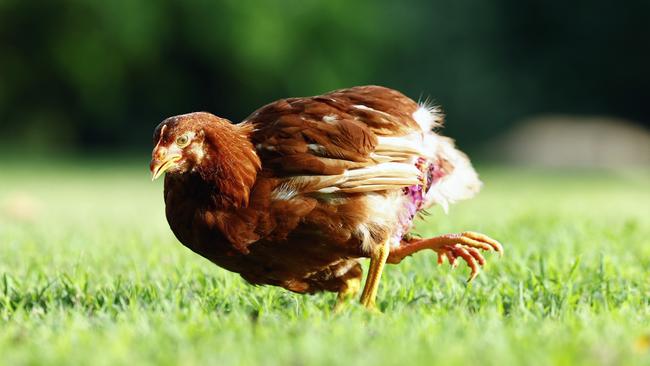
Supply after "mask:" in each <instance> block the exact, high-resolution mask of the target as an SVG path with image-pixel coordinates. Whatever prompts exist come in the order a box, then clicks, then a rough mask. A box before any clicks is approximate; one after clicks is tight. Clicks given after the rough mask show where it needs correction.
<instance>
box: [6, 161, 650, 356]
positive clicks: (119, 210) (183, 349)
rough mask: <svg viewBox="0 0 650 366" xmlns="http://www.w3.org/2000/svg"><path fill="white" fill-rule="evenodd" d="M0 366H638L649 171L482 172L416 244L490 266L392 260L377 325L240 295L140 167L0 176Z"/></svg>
mask: <svg viewBox="0 0 650 366" xmlns="http://www.w3.org/2000/svg"><path fill="white" fill-rule="evenodd" d="M0 171H2V173H1V174H2V179H1V181H0V207H1V211H0V364H4V365H20V364H48V365H52V364H78V363H82V364H92V365H114V364H131V365H145V364H156V365H158V364H163V365H164V364H183V365H204V364H206V363H214V364H243V365H247V364H277V365H312V364H316V365H331V364H346V365H377V364H398V363H400V364H402V365H412V364H426V365H429V364H436V363H437V364H445V365H448V364H459V365H464V364H471V363H473V364H488V365H490V364H494V365H497V364H498V365H508V364H542V365H544V364H547V365H556V364H566V365H573V364H585V365H593V364H600V365H617V364H650V349H649V346H648V345H644V339H646V338H648V337H650V239H649V238H650V188H649V187H650V174H648V172H637V173H626V174H611V173H610V174H606V173H598V172H585V173H570V172H564V173H557V172H556V173H550V172H541V171H521V170H512V169H510V170H508V169H488V168H486V169H482V172H483V179H484V181H485V183H486V185H485V188H484V191H483V192H482V193H481V194H480V195H479V196H478V197H477V198H476V199H474V200H471V201H468V202H465V203H462V204H459V205H456V206H453V207H452V210H451V212H450V214H449V215H448V216H445V215H444V214H442V213H441V212H440V211H439V210H434V211H433V215H431V216H429V217H427V220H426V222H423V223H421V224H420V225H419V227H418V232H419V233H421V234H424V235H433V234H438V233H446V232H456V231H463V230H475V231H481V232H485V233H487V234H489V235H491V236H492V237H494V238H497V239H499V240H500V241H501V242H502V243H503V244H504V245H505V248H506V254H505V256H504V257H503V258H502V259H499V258H497V256H495V255H491V254H488V255H487V256H486V257H487V259H488V265H487V267H486V268H485V270H484V271H483V272H482V273H481V274H480V275H479V277H478V278H477V279H476V280H475V281H474V282H473V283H472V284H471V285H469V286H468V285H466V283H465V278H466V277H467V275H468V269H467V267H466V266H465V265H464V264H461V265H460V266H459V268H457V269H455V270H453V271H452V270H451V269H450V267H449V265H448V264H445V265H443V266H437V265H436V264H435V261H436V257H435V255H434V254H433V253H420V254H419V255H416V256H414V257H412V258H409V259H407V260H405V261H404V262H402V264H400V265H399V266H389V268H388V269H387V271H386V273H385V274H384V277H383V280H382V284H381V287H380V291H379V299H378V300H379V305H380V307H381V309H382V310H383V312H384V314H383V315H372V314H369V313H367V312H366V311H364V310H363V309H362V308H361V307H360V306H359V305H357V304H356V303H354V304H350V306H349V308H348V309H347V310H346V311H344V312H343V313H342V314H338V315H337V314H333V313H332V311H331V308H332V305H333V303H334V301H335V296H334V295H333V294H319V295H314V296H300V295H296V294H292V293H289V292H287V291H284V290H282V289H279V288H274V287H252V286H249V285H247V284H246V283H245V282H244V281H243V280H242V279H240V278H239V276H238V275H236V274H232V273H229V272H226V271H225V270H222V269H220V268H217V267H216V266H213V265H211V264H210V263H209V262H207V261H206V260H204V259H202V258H200V257H198V256H196V255H194V254H193V253H191V252H190V251H189V250H187V249H185V248H184V247H182V246H181V245H180V244H178V243H177V242H176V240H175V239H174V238H173V236H172V235H171V233H170V231H169V229H168V228H167V224H166V222H165V221H164V215H163V204H162V184H161V182H156V183H151V182H149V176H148V173H147V170H146V164H143V166H142V167H141V168H140V167H137V168H136V167H134V166H132V165H125V166H123V167H111V166H108V165H100V166H99V167H96V166H93V165H92V164H77V165H48V164H44V163H40V164H37V165H32V166H25V167H19V166H18V165H17V164H4V167H3V168H2V169H0Z"/></svg>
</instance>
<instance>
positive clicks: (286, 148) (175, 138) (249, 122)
mask: <svg viewBox="0 0 650 366" xmlns="http://www.w3.org/2000/svg"><path fill="white" fill-rule="evenodd" d="M441 125H442V115H441V113H440V112H439V110H438V109H436V108H432V107H428V106H425V105H418V104H417V103H415V102H414V101H413V100H411V99H409V98H408V97H406V96H404V95H403V94H401V93H399V92H397V91H395V90H391V89H388V88H383V87H378V86H363V87H355V88H350V89H343V90H337V91H334V92H331V93H327V94H324V95H320V96H315V97H307V98H290V99H283V100H279V101H276V102H273V103H271V104H268V105H266V106H264V107H262V108H260V109H258V110H257V111H255V112H254V113H253V114H251V116H249V117H248V118H247V119H246V120H244V121H243V122H241V123H239V124H236V125H233V124H230V123H229V122H228V121H227V120H224V119H221V118H218V117H216V116H213V115H211V114H208V113H191V114H188V115H181V116H176V117H172V118H169V119H167V120H165V121H163V122H162V123H161V124H160V125H159V126H158V128H157V129H156V131H155V133H154V144H156V147H155V148H154V153H153V160H152V164H151V169H152V173H153V174H154V177H157V176H159V175H161V174H162V172H164V171H167V173H168V174H167V176H166V178H165V203H166V210H167V218H168V221H169V223H170V226H171V228H172V230H173V231H174V233H175V234H176V236H177V238H178V239H179V240H180V241H181V242H182V243H183V244H185V245H186V246H188V247H189V248H191V249H192V250H194V251H196V252H198V253H199V254H201V255H203V256H205V257H206V258H208V259H210V260H211V261H213V262H214V263H216V264H218V265H220V266H222V267H224V268H226V269H229V270H231V271H234V272H237V273H240V274H241V275H242V277H244V278H245V279H247V280H248V281H249V282H251V283H254V284H272V285H279V286H282V287H285V288H287V289H289V290H292V291H296V292H309V293H311V292H316V291H323V290H328V291H336V292H339V295H340V298H341V299H343V298H345V297H346V296H348V295H349V294H351V293H354V292H355V289H357V288H358V287H359V284H360V279H361V267H360V265H359V262H358V260H359V258H363V257H370V258H371V268H370V272H369V276H368V280H367V281H366V286H365V288H364V293H363V295H362V302H363V303H364V304H365V305H366V306H369V307H371V306H373V304H374V298H375V294H376V290H377V285H378V281H379V277H380V275H381V271H382V269H383V265H384V263H386V262H387V261H388V262H389V263H397V262H399V261H400V260H401V259H402V258H404V257H405V256H407V255H410V254H412V253H413V252H415V251H418V250H421V249H427V248H428V249H432V250H435V251H436V252H438V254H439V258H440V259H442V258H443V257H446V258H448V259H449V260H450V262H453V261H455V260H456V258H458V257H461V258H462V259H464V260H465V261H467V263H468V265H470V267H471V268H472V277H473V276H474V275H475V274H476V273H477V270H478V266H479V265H482V264H483V263H484V258H483V257H482V256H481V254H480V252H479V251H478V250H477V249H483V250H497V251H501V246H500V244H498V243H497V242H496V241H494V240H492V239H489V238H487V237H485V236H482V235H480V234H476V233H471V232H468V233H464V234H461V235H446V236H440V237H436V238H431V239H422V240H413V239H410V238H409V236H408V235H407V234H408V232H409V230H410V229H411V226H412V223H413V219H414V217H415V216H416V215H417V213H418V212H420V211H421V210H423V209H426V208H428V207H430V206H432V205H435V204H438V205H441V206H442V207H443V209H444V210H445V211H446V210H447V206H448V205H449V204H450V203H453V202H455V201H457V200H460V199H467V198H470V197H472V196H473V195H474V194H475V193H477V192H478V190H479V188H480V185H481V183H480V181H479V180H478V176H477V174H476V172H475V171H474V169H473V168H472V166H471V164H470V162H469V160H468V159H467V157H466V156H465V155H464V154H463V153H462V152H460V151H458V150H457V149H456V148H455V147H454V144H453V142H452V140H450V139H448V138H446V137H442V136H440V135H438V134H436V133H435V132H434V131H433V129H434V128H437V127H439V126H441ZM179 139H180V141H179Z"/></svg>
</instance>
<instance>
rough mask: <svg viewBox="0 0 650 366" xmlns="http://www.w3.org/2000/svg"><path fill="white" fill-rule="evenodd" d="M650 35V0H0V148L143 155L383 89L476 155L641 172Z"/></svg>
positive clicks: (647, 155)
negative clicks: (286, 111)
mask: <svg viewBox="0 0 650 366" xmlns="http://www.w3.org/2000/svg"><path fill="white" fill-rule="evenodd" d="M649 22H650V2H648V1H645V0H639V1H635V0H631V1H625V2H615V1H607V0H592V1H570V2H566V1H524V2H522V1H514V0H498V1H489V2H477V1H468V0H442V1H425V0H421V1H371V0H365V1H343V0H330V1H309V0H308V1H281V0H277V1H240V0H230V1H208V0H188V1H173V0H136V1H131V0H114V1H84V0H59V1H21V0H0V123H1V124H2V131H3V133H2V134H0V149H2V150H5V151H11V152H12V154H18V153H19V154H21V156H26V155H30V156H34V157H38V156H44V154H47V155H48V156H51V154H55V155H56V154H61V155H64V156H88V154H91V155H92V154H97V155H106V154H107V153H110V154H111V155H112V156H116V154H119V155H120V156H134V157H136V156H137V157H138V159H140V157H142V159H143V160H146V159H148V154H149V151H150V149H151V134H152V131H153V128H154V127H155V126H156V125H157V124H158V123H159V122H160V121H161V120H162V119H164V118H166V117H168V116H171V115H175V114H181V113H186V112H190V111H198V110H204V111H210V112H212V113H215V114H218V115H220V116H222V117H226V118H228V119H230V120H232V121H241V120H242V119H244V118H245V117H246V116H248V115H249V114H250V113H251V112H252V111H254V110H255V109H256V108H258V107H260V106H261V105H263V104H266V103H268V102H271V101H273V100H275V99H278V98H282V97H288V96H305V95H313V94H320V93H323V92H326V91H329V90H332V89H338V88H344V87H349V86H354V85H360V84H380V85H385V86H388V87H392V88H395V89H398V90H400V91H402V92H404V93H405V94H407V95H409V96H411V97H412V98H414V99H418V98H420V99H427V98H428V99H429V100H431V101H434V102H435V103H437V104H440V105H442V106H443V108H444V110H445V112H446V114H447V125H446V127H445V133H446V134H448V135H450V136H452V137H454V138H455V139H457V140H458V142H459V144H460V145H461V147H462V148H463V149H465V150H468V151H469V152H470V153H472V152H474V153H475V154H478V155H475V156H476V158H475V159H478V160H490V159H495V160H500V161H510V162H519V163H524V164H542V165H571V166H572V165H586V166H599V167H601V166H608V167H609V166H618V165H619V164H621V163H624V164H630V165H647V164H648V162H649V160H648V159H650V150H648V149H649V148H650V142H649V141H650V139H649V138H648V132H647V131H648V125H649V123H650V108H648V97H649V96H650V72H649V70H648V65H650V46H649V45H650V26H649V25H648V24H649ZM10 156H12V155H10ZM13 156H17V155H13Z"/></svg>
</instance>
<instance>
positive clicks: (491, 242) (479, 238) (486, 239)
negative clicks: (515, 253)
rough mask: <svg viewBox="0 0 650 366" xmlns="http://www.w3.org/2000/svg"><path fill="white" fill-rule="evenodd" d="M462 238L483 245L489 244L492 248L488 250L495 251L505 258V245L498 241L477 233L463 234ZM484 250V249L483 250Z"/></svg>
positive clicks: (467, 232)
mask: <svg viewBox="0 0 650 366" xmlns="http://www.w3.org/2000/svg"><path fill="white" fill-rule="evenodd" d="M461 235H462V237H467V238H470V239H473V240H474V241H478V242H481V243H487V244H488V245H489V246H490V248H489V249H487V250H494V251H495V252H497V253H499V255H500V256H503V245H501V243H499V242H498V241H496V240H494V239H492V238H490V237H489V236H487V235H484V234H481V233H475V232H473V231H466V232H464V233H462V234H461ZM481 249H483V248H481Z"/></svg>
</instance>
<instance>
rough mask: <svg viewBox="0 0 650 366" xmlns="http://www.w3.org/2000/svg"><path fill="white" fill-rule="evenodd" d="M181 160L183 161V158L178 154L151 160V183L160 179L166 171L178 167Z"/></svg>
mask: <svg viewBox="0 0 650 366" xmlns="http://www.w3.org/2000/svg"><path fill="white" fill-rule="evenodd" d="M179 160H181V156H180V155H176V154H174V155H168V156H165V157H164V158H163V159H156V158H153V159H151V163H150V164H149V170H151V181H152V182H153V181H154V180H156V179H158V177H160V176H161V175H163V173H164V172H165V171H167V170H168V169H169V168H171V167H173V166H174V165H176V163H177V162H178V161H179Z"/></svg>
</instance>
